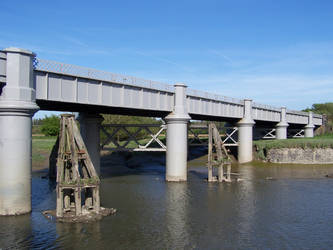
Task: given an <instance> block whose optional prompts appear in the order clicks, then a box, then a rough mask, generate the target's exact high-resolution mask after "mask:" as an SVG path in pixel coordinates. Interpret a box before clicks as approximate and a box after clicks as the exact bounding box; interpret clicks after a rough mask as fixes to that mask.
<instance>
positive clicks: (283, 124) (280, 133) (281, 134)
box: [275, 107, 289, 140]
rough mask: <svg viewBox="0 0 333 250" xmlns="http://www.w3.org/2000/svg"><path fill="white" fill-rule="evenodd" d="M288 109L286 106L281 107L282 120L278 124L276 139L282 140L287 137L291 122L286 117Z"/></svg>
mask: <svg viewBox="0 0 333 250" xmlns="http://www.w3.org/2000/svg"><path fill="white" fill-rule="evenodd" d="M286 111H287V109H286V108H285V107H282V108H281V118H280V122H279V123H278V124H276V133H275V135H276V139H278V140H282V139H287V128H288V126H289V124H288V123H287V118H286Z"/></svg>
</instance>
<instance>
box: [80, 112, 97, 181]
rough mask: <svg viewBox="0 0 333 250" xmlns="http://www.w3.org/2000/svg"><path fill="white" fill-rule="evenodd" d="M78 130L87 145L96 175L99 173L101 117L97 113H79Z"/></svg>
mask: <svg viewBox="0 0 333 250" xmlns="http://www.w3.org/2000/svg"><path fill="white" fill-rule="evenodd" d="M78 120H79V122H80V132H81V136H82V139H83V141H84V143H85V145H86V147H87V150H88V153H89V156H90V159H91V161H92V163H93V165H94V167H95V170H96V172H97V174H98V175H100V173H101V172H100V167H101V157H100V127H101V123H102V121H103V117H102V116H101V115H99V114H88V113H80V114H79V119H78Z"/></svg>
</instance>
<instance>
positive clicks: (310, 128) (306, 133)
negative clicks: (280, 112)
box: [304, 111, 315, 138]
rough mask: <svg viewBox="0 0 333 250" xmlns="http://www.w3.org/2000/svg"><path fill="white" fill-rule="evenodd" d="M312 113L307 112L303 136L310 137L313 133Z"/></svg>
mask: <svg viewBox="0 0 333 250" xmlns="http://www.w3.org/2000/svg"><path fill="white" fill-rule="evenodd" d="M314 128H315V126H314V125H313V113H312V111H310V112H309V118H308V124H307V125H306V126H305V127H304V137H308V138H311V137H313V134H314Z"/></svg>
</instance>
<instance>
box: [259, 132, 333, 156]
mask: <svg viewBox="0 0 333 250" xmlns="http://www.w3.org/2000/svg"><path fill="white" fill-rule="evenodd" d="M253 145H254V147H255V148H256V153H257V156H258V158H259V159H262V160H264V159H266V155H267V151H268V150H270V149H277V148H302V149H306V148H333V134H332V133H331V134H324V135H318V136H315V137H314V138H294V139H286V140H259V141H254V142H253Z"/></svg>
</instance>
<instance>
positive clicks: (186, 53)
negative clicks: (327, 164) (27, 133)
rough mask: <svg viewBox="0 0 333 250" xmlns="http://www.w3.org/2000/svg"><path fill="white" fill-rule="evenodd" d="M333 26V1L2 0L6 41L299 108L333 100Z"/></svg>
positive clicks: (1, 35) (1, 39)
mask: <svg viewBox="0 0 333 250" xmlns="http://www.w3.org/2000/svg"><path fill="white" fill-rule="evenodd" d="M332 27H333V1H329V0H327V1H320V0H317V1H313V0H312V1H307V0H302V1H301V0H297V1H296V0H288V1H284V0H279V1H276V0H275V1H270V0H265V1H255V0H252V1H250V0H234V1H223V0H221V1H210V0H205V1H182V0H178V1H171V0H168V1H156V0H155V1H144V0H141V1H127V0H122V1H16V0H10V1H8V0H1V2H0V30H1V32H0V48H6V47H10V46H16V47H21V48H26V49H30V50H32V51H34V52H35V53H37V56H38V57H40V58H44V59H49V60H56V61H60V62H65V63H70V64H77V65H81V66H87V67H91V68H97V69H101V70H106V71H110V72H114V73H121V74H126V75H133V76H137V77H142V78H146V79H151V80H156V81H162V82H166V83H169V84H173V83H175V82H185V83H186V84H187V85H188V86H189V87H190V88H195V89H200V90H204V91H209V92H214V93H218V94H221V95H226V96H230V97H236V98H242V99H243V98H251V99H253V100H254V101H255V102H258V103H263V104H270V105H274V106H287V107H288V108H290V109H298V110H299V109H304V108H306V107H310V106H311V105H312V104H313V103H322V102H329V101H332V96H333V30H332ZM43 115H44V113H41V112H40V113H39V114H38V115H37V117H40V116H43Z"/></svg>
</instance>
